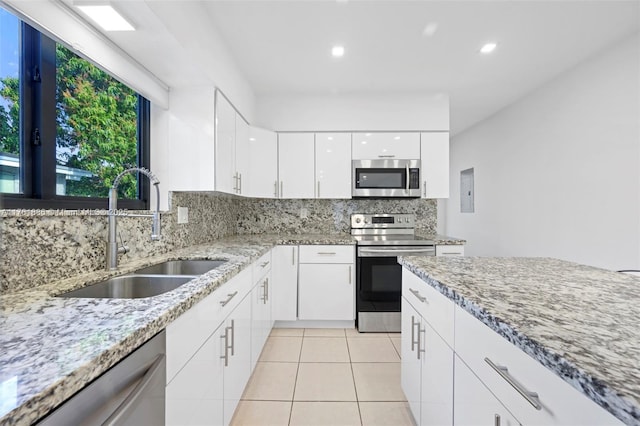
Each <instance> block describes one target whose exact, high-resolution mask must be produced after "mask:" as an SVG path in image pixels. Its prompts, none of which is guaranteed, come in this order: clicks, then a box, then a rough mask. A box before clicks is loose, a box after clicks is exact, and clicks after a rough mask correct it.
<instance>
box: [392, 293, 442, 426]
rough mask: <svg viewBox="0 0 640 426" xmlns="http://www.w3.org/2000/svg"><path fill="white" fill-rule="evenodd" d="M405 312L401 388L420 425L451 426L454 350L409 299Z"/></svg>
mask: <svg viewBox="0 0 640 426" xmlns="http://www.w3.org/2000/svg"><path fill="white" fill-rule="evenodd" d="M401 309H402V340H401V353H402V357H401V358H402V361H401V362H402V365H401V384H402V389H403V391H404V393H405V396H406V397H407V401H409V406H410V408H411V412H412V414H413V416H414V419H415V420H416V423H417V424H420V425H451V424H453V381H452V377H453V349H451V348H450V347H449V345H447V343H446V342H445V341H444V340H443V339H442V337H440V335H438V333H436V331H435V330H434V329H433V327H431V325H430V324H429V323H428V322H427V321H426V320H425V319H424V318H423V317H422V316H421V314H420V312H419V311H418V310H416V309H415V308H414V307H413V306H412V305H411V303H409V302H408V300H407V299H406V298H405V297H403V298H402V308H401ZM405 336H406V337H405Z"/></svg>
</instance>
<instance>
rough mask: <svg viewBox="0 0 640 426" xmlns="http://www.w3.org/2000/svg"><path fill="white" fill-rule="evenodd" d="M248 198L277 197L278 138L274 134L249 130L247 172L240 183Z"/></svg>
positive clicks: (259, 130)
mask: <svg viewBox="0 0 640 426" xmlns="http://www.w3.org/2000/svg"><path fill="white" fill-rule="evenodd" d="M242 184H243V185H245V186H246V188H247V193H245V192H243V195H249V196H250V197H257V198H277V197H278V136H277V135H276V133H275V132H272V131H269V130H264V129H259V128H257V127H250V128H249V171H248V177H246V178H244V181H243V183H242Z"/></svg>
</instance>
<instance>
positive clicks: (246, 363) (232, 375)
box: [201, 296, 251, 425]
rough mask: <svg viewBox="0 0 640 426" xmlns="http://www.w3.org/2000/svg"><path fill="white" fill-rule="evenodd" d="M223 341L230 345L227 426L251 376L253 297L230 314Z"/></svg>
mask: <svg viewBox="0 0 640 426" xmlns="http://www.w3.org/2000/svg"><path fill="white" fill-rule="evenodd" d="M225 336H226V337H225ZM220 339H221V340H223V344H224V342H226V343H227V345H226V348H223V351H222V352H223V356H225V357H226V358H227V359H226V361H227V362H225V366H224V378H223V383H224V409H223V413H224V424H225V425H228V424H229V423H230V422H231V418H232V417H233V413H234V411H235V410H236V407H237V406H238V402H240V397H241V396H242V392H244V387H245V386H246V384H247V382H248V381H249V377H250V376H251V298H250V297H249V296H245V298H244V300H242V302H240V304H239V305H238V307H237V308H236V309H235V310H234V311H233V312H232V313H231V315H229V318H227V320H226V322H225V327H224V330H222V332H221V337H220ZM201 380H202V379H201Z"/></svg>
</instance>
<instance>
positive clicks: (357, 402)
mask: <svg viewBox="0 0 640 426" xmlns="http://www.w3.org/2000/svg"><path fill="white" fill-rule="evenodd" d="M344 338H345V340H346V341H347V353H348V354H349V369H351V380H353V390H354V392H355V393H356V406H357V407H358V417H360V425H361V426H362V411H361V410H360V398H358V387H357V386H356V376H355V374H354V372H353V361H352V360H351V350H350V349H349V339H347V330H346V329H345V330H344Z"/></svg>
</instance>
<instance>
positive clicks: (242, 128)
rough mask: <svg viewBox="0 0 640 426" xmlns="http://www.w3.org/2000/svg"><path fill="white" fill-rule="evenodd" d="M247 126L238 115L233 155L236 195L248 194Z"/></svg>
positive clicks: (248, 153)
mask: <svg viewBox="0 0 640 426" xmlns="http://www.w3.org/2000/svg"><path fill="white" fill-rule="evenodd" d="M249 156H250V151H249V125H248V124H247V122H246V121H244V120H243V119H242V117H240V116H239V115H236V155H235V167H236V170H235V181H234V183H235V187H236V194H238V195H249V194H248V190H247V189H248V188H247V187H248V182H247V181H248V180H249V171H250V170H251V169H250V166H249V161H250V159H249Z"/></svg>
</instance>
